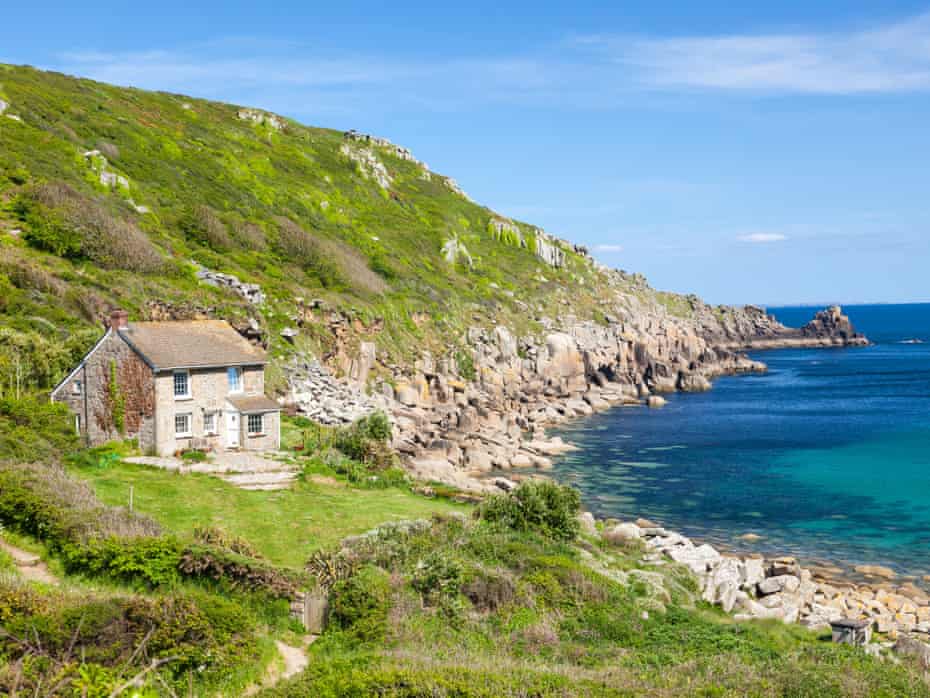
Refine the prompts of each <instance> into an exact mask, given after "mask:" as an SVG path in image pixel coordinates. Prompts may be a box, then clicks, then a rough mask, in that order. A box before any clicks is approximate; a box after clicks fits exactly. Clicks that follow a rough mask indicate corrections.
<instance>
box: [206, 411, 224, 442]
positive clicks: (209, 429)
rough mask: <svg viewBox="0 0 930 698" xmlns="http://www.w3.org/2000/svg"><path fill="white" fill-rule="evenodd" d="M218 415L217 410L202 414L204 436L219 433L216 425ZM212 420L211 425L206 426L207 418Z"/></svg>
mask: <svg viewBox="0 0 930 698" xmlns="http://www.w3.org/2000/svg"><path fill="white" fill-rule="evenodd" d="M218 416H219V413H218V412H204V415H203V433H204V435H205V436H216V435H217V434H219V433H220V432H219V428H218V427H217V426H216V422H217V417H218ZM208 419H209V420H210V421H212V422H213V426H212V427H207V420H208Z"/></svg>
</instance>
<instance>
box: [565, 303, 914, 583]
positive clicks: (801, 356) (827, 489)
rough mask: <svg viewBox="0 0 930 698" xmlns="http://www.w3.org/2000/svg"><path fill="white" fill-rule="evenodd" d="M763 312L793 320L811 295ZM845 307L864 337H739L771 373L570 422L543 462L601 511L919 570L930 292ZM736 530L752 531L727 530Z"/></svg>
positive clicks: (808, 311) (732, 541) (756, 546)
mask: <svg viewBox="0 0 930 698" xmlns="http://www.w3.org/2000/svg"><path fill="white" fill-rule="evenodd" d="M769 312H771V313H773V314H774V315H775V316H776V317H777V318H778V319H779V320H781V321H782V322H784V323H785V324H786V325H790V326H799V325H802V324H804V323H805V322H807V321H808V320H810V318H811V317H812V316H813V314H814V312H815V309H814V308H769ZM844 312H846V313H847V314H848V315H849V316H850V319H851V320H852V321H853V324H854V325H855V326H856V328H857V329H858V330H859V331H861V332H864V333H865V334H866V335H867V336H868V337H869V339H870V340H872V342H874V346H870V347H865V348H848V349H805V350H794V349H792V350H774V351H760V352H751V353H750V355H751V356H752V358H755V359H759V360H761V361H764V362H765V363H766V364H768V367H769V371H768V373H766V374H763V375H752V376H739V377H728V378H721V379H719V380H717V381H716V382H715V383H714V389H713V390H711V391H709V392H707V393H699V394H675V395H670V396H667V397H668V405H667V406H666V407H664V408H662V409H658V410H649V409H645V408H639V407H633V408H616V409H612V410H610V411H607V412H603V413H600V414H597V415H594V416H592V417H588V418H585V419H582V420H578V421H575V422H572V423H570V424H568V425H565V426H563V427H561V428H559V429H557V430H553V432H552V433H554V434H559V435H561V436H562V437H563V438H564V439H566V440H567V441H570V442H572V443H575V444H576V445H578V446H580V447H581V450H580V451H576V452H574V453H570V454H568V455H567V456H564V457H562V458H560V459H558V460H557V462H556V468H555V473H554V474H555V476H556V477H557V478H558V479H560V480H562V481H565V482H570V483H572V484H574V485H575V486H577V487H578V488H580V489H581V491H582V495H583V498H584V502H585V506H586V507H587V508H589V509H590V510H591V511H593V512H594V513H595V514H597V515H599V516H616V517H621V518H622V517H636V516H644V517H646V518H650V519H656V520H658V521H661V522H662V523H663V524H664V525H666V526H669V527H671V528H674V529H676V530H679V531H682V532H684V533H686V534H688V535H691V536H693V537H695V538H697V539H699V540H703V541H708V542H711V543H717V544H722V545H724V546H727V547H730V548H735V549H744V550H754V551H759V552H764V553H765V552H768V553H773V552H778V553H787V554H795V555H797V556H798V557H800V558H802V559H804V560H806V561H809V562H810V561H819V560H825V561H832V562H838V563H844V564H847V565H852V564H859V563H877V564H885V565H889V566H891V567H894V568H896V569H897V570H898V571H900V572H903V573H906V574H915V575H923V574H930V304H920V305H872V306H867V305H863V306H846V307H844ZM908 340H921V341H922V342H923V343H915V342H913V341H911V343H907V342H908ZM746 533H756V534H758V535H760V536H762V539H761V540H760V541H758V542H756V543H746V542H743V541H741V540H739V539H738V537H739V536H740V535H742V534H746Z"/></svg>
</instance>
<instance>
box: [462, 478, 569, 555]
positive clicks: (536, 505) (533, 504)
mask: <svg viewBox="0 0 930 698" xmlns="http://www.w3.org/2000/svg"><path fill="white" fill-rule="evenodd" d="M580 508H581V496H580V495H579V493H578V491H577V490H575V489H574V488H571V487H567V486H564V485H558V484H556V483H554V482H548V481H537V480H530V481H528V482H524V483H522V484H521V485H520V486H519V487H517V488H516V489H514V490H513V491H512V492H509V493H507V494H502V495H496V496H493V497H490V498H489V499H486V500H485V501H484V502H482V504H481V506H480V507H479V508H478V512H477V513H478V516H479V517H480V518H481V519H484V520H485V521H490V522H496V523H500V524H502V525H504V526H507V527H508V528H512V529H514V530H517V531H536V532H537V533H540V534H542V535H544V536H547V537H549V538H554V539H556V540H571V539H573V538H574V537H575V536H577V535H578V518H577V517H578V512H579V510H580Z"/></svg>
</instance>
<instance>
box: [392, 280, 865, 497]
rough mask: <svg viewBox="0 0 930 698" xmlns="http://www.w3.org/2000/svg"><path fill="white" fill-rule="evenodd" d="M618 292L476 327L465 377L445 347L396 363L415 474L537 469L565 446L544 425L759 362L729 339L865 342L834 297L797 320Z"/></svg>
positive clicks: (477, 486) (398, 435)
mask: <svg viewBox="0 0 930 698" xmlns="http://www.w3.org/2000/svg"><path fill="white" fill-rule="evenodd" d="M621 298H622V301H623V302H618V304H617V305H616V306H615V307H614V308H612V310H613V313H612V314H610V315H609V316H608V322H607V323H606V324H599V323H596V322H593V321H578V320H575V319H573V318H570V317H568V318H564V319H562V321H560V322H559V323H555V322H552V321H545V322H544V324H546V326H548V327H549V328H551V331H549V332H548V333H547V334H546V335H544V336H542V337H521V338H517V337H515V336H514V334H513V333H512V332H511V331H510V330H509V329H508V328H506V327H504V326H501V325H499V326H497V327H494V328H493V329H491V330H486V329H480V328H472V329H471V330H469V332H468V344H469V347H470V350H471V352H472V354H471V356H472V362H473V365H474V371H475V375H474V378H473V379H472V380H467V379H466V378H464V377H463V376H462V375H461V373H462V371H461V369H460V367H459V366H458V365H457V363H456V362H455V361H453V360H452V358H451V357H445V358H442V359H439V360H434V359H433V357H432V356H430V355H428V354H424V355H423V356H422V357H421V359H420V360H419V361H418V362H417V363H416V366H415V367H414V369H413V370H404V369H399V370H397V371H396V373H395V375H394V378H393V380H392V381H391V382H390V383H388V382H384V383H382V384H381V386H380V395H381V397H382V398H383V404H384V405H385V407H386V409H388V410H389V411H390V413H391V414H392V415H393V417H394V423H395V431H394V439H393V444H392V445H393V447H394V448H395V449H396V450H397V451H398V452H400V453H401V454H402V455H403V456H404V458H405V462H406V465H407V467H408V469H409V470H410V471H411V472H412V473H413V474H414V475H415V476H416V477H418V478H419V479H422V480H428V481H429V480H432V481H438V482H442V483H445V484H448V485H452V486H455V487H458V488H460V489H463V490H466V491H471V492H486V491H489V490H491V489H493V488H494V487H495V486H496V484H504V485H505V486H506V483H503V482H501V479H500V478H499V477H496V478H491V479H490V480H489V475H490V474H492V473H494V474H500V473H505V474H508V475H511V474H513V473H515V472H516V473H517V474H516V475H512V478H513V479H519V472H520V471H521V470H526V469H534V468H535V469H537V470H541V471H545V470H548V469H550V468H551V466H552V462H551V458H552V457H553V456H557V455H559V454H561V453H564V452H565V451H566V450H568V449H570V448H571V446H570V445H568V444H565V443H563V442H562V441H561V440H558V439H550V438H549V437H548V436H547V435H546V429H547V428H548V427H551V426H554V425H557V424H560V423H563V422H565V421H566V420H569V419H574V418H576V417H584V416H587V415H590V414H592V413H594V412H596V411H600V410H606V409H609V408H611V407H615V406H639V405H644V406H648V407H650V408H659V407H661V406H663V405H664V404H665V399H664V397H663V394H664V393H670V392H675V391H684V392H698V391H704V390H709V389H710V388H711V380H712V379H714V378H716V377H718V376H722V375H734V374H740V373H752V372H762V371H765V370H766V367H765V364H763V363H761V362H758V361H753V360H752V359H750V358H749V357H747V356H746V355H745V354H743V353H741V352H740V351H737V350H735V349H733V348H732V347H736V346H740V347H750V348H759V349H761V348H766V349H768V348H776V347H796V346H803V347H815V346H862V345H865V344H867V343H868V340H867V339H866V338H865V337H864V336H862V335H861V334H858V333H857V332H855V330H854V328H853V327H852V325H851V323H850V322H849V319H848V318H847V317H846V316H845V315H843V314H842V311H841V310H840V308H838V307H834V308H829V309H827V310H824V311H821V312H820V313H817V315H816V316H815V318H814V319H813V320H812V321H811V322H810V323H808V324H807V325H805V326H804V327H802V328H800V329H797V330H795V329H791V328H786V327H784V326H783V325H781V324H780V323H778V322H777V321H776V320H775V318H774V317H772V316H769V315H766V314H765V313H764V312H763V311H761V310H760V309H758V308H754V307H751V306H750V307H747V308H738V309H724V310H721V309H720V308H717V309H713V311H711V310H710V309H709V306H705V305H703V304H702V303H701V302H700V301H698V300H696V299H695V300H694V301H693V308H692V310H693V312H692V316H691V317H689V318H680V317H676V316H673V315H671V314H670V313H668V312H665V311H664V309H663V308H659V307H656V306H651V307H650V306H645V307H644V306H643V305H641V304H637V303H636V301H637V299H636V298H635V297H632V298H631V297H630V296H622V297H621ZM631 301H632V302H631ZM508 479H509V478H508Z"/></svg>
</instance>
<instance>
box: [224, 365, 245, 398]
mask: <svg viewBox="0 0 930 698" xmlns="http://www.w3.org/2000/svg"><path fill="white" fill-rule="evenodd" d="M226 377H227V379H228V380H229V392H231V393H241V392H242V369H241V368H239V367H238V366H230V367H229V368H227V369H226Z"/></svg>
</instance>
